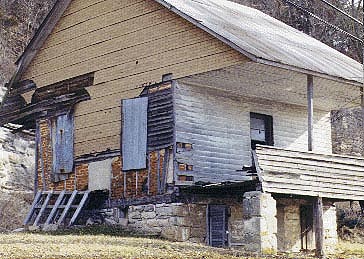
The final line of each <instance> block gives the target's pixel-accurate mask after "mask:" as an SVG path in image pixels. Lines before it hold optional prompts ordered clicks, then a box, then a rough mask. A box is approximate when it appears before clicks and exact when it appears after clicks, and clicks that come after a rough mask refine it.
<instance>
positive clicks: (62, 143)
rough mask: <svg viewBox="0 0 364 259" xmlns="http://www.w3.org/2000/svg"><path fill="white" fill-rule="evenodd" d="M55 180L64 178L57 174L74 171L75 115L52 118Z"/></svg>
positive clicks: (68, 114)
mask: <svg viewBox="0 0 364 259" xmlns="http://www.w3.org/2000/svg"><path fill="white" fill-rule="evenodd" d="M51 131H52V143H53V172H54V181H56V182H57V181H59V180H63V177H61V176H59V175H58V176H57V174H69V173H71V172H72V171H73V115H72V114H70V113H67V114H64V115H59V116H57V117H56V118H54V119H52V129H51Z"/></svg>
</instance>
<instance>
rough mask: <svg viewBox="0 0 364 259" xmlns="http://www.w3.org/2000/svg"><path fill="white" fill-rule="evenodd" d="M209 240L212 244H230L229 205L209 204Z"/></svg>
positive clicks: (216, 245)
mask: <svg viewBox="0 0 364 259" xmlns="http://www.w3.org/2000/svg"><path fill="white" fill-rule="evenodd" d="M208 231H209V233H208V242H209V245H210V246H214V247H225V246H228V207H227V206H226V205H209V206H208Z"/></svg>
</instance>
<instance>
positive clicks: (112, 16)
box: [44, 1, 161, 48]
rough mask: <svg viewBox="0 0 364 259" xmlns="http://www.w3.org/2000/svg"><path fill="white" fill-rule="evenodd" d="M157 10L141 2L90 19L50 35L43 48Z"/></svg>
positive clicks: (153, 4) (157, 6) (147, 3)
mask: <svg viewBox="0 0 364 259" xmlns="http://www.w3.org/2000/svg"><path fill="white" fill-rule="evenodd" d="M159 9H161V6H160V5H158V4H156V3H152V2H150V1H143V2H139V3H137V4H136V5H132V6H130V7H128V8H123V9H119V10H116V11H111V12H109V13H106V14H104V15H102V16H100V17H97V19H91V20H88V21H86V22H84V23H82V24H78V25H76V26H73V27H70V28H68V29H67V30H63V31H59V32H57V33H55V34H52V35H51V37H50V38H49V40H47V42H46V44H45V45H44V47H45V48H46V47H49V46H52V45H55V44H59V43H61V42H66V41H70V40H73V39H74V38H76V37H79V36H81V35H85V34H88V33H90V32H93V31H98V30H100V29H102V28H106V27H109V26H111V25H113V24H115V23H118V22H121V21H126V20H128V19H130V18H133V17H136V16H140V15H143V14H145V13H146V11H149V12H152V11H155V10H159Z"/></svg>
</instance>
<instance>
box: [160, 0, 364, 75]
mask: <svg viewBox="0 0 364 259" xmlns="http://www.w3.org/2000/svg"><path fill="white" fill-rule="evenodd" d="M156 1H157V2H159V3H160V4H163V5H164V6H166V7H167V8H169V9H170V10H172V11H173V12H175V13H177V14H179V15H180V16H182V17H183V18H185V19H187V20H189V21H190V22H192V23H194V24H195V25H197V26H198V27H200V28H202V29H204V30H205V31H207V32H209V33H211V34H213V35H214V36H215V37H217V38H219V39H220V40H223V41H224V42H225V43H227V44H229V45H230V46H231V47H233V48H235V49H236V50H238V51H240V52H241V53H243V54H244V55H246V56H248V57H249V58H251V59H252V60H254V61H256V62H260V63H264V64H271V65H276V66H281V67H285V68H288V69H293V70H301V71H302V72H305V71H306V72H310V71H311V72H315V73H318V74H322V75H329V76H333V77H337V78H341V79H346V80H351V81H356V82H363V67H362V65H361V64H360V63H359V62H357V61H355V60H353V59H351V58H349V57H347V56H345V55H344V54H342V53H340V52H338V51H336V50H335V49H333V48H331V47H329V46H327V45H325V44H324V43H322V42H320V41H318V40H316V39H314V38H312V37H311V36H309V35H306V34H304V33H303V32H300V31H298V30H296V29H294V28H292V27H290V26H288V25H286V24H285V23H283V22H280V21H278V20H277V19H274V18H272V17H270V16H269V15H266V14H264V13H262V12H260V11H258V10H256V9H253V8H250V7H247V6H243V5H240V4H237V3H233V2H230V1H226V0H203V1H202V0H156Z"/></svg>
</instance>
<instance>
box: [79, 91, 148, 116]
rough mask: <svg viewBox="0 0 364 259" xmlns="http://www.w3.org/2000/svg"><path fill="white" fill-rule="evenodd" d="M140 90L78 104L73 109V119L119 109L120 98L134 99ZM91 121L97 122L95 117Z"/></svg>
mask: <svg viewBox="0 0 364 259" xmlns="http://www.w3.org/2000/svg"><path fill="white" fill-rule="evenodd" d="M142 90H143V89H142V88H139V89H131V90H124V92H121V93H119V95H115V96H113V95H108V96H107V97H105V98H93V99H91V100H89V101H86V102H81V103H78V104H77V105H76V109H75V117H76V118H77V117H79V118H78V119H80V117H81V116H82V115H85V114H90V113H95V112H97V111H103V110H107V109H111V108H115V107H120V102H121V99H122V98H120V97H123V98H125V99H128V98H134V97H136V96H139V95H140V93H141V91H142ZM93 119H94V120H97V117H96V116H95V117H93ZM75 123H76V122H75Z"/></svg>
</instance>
